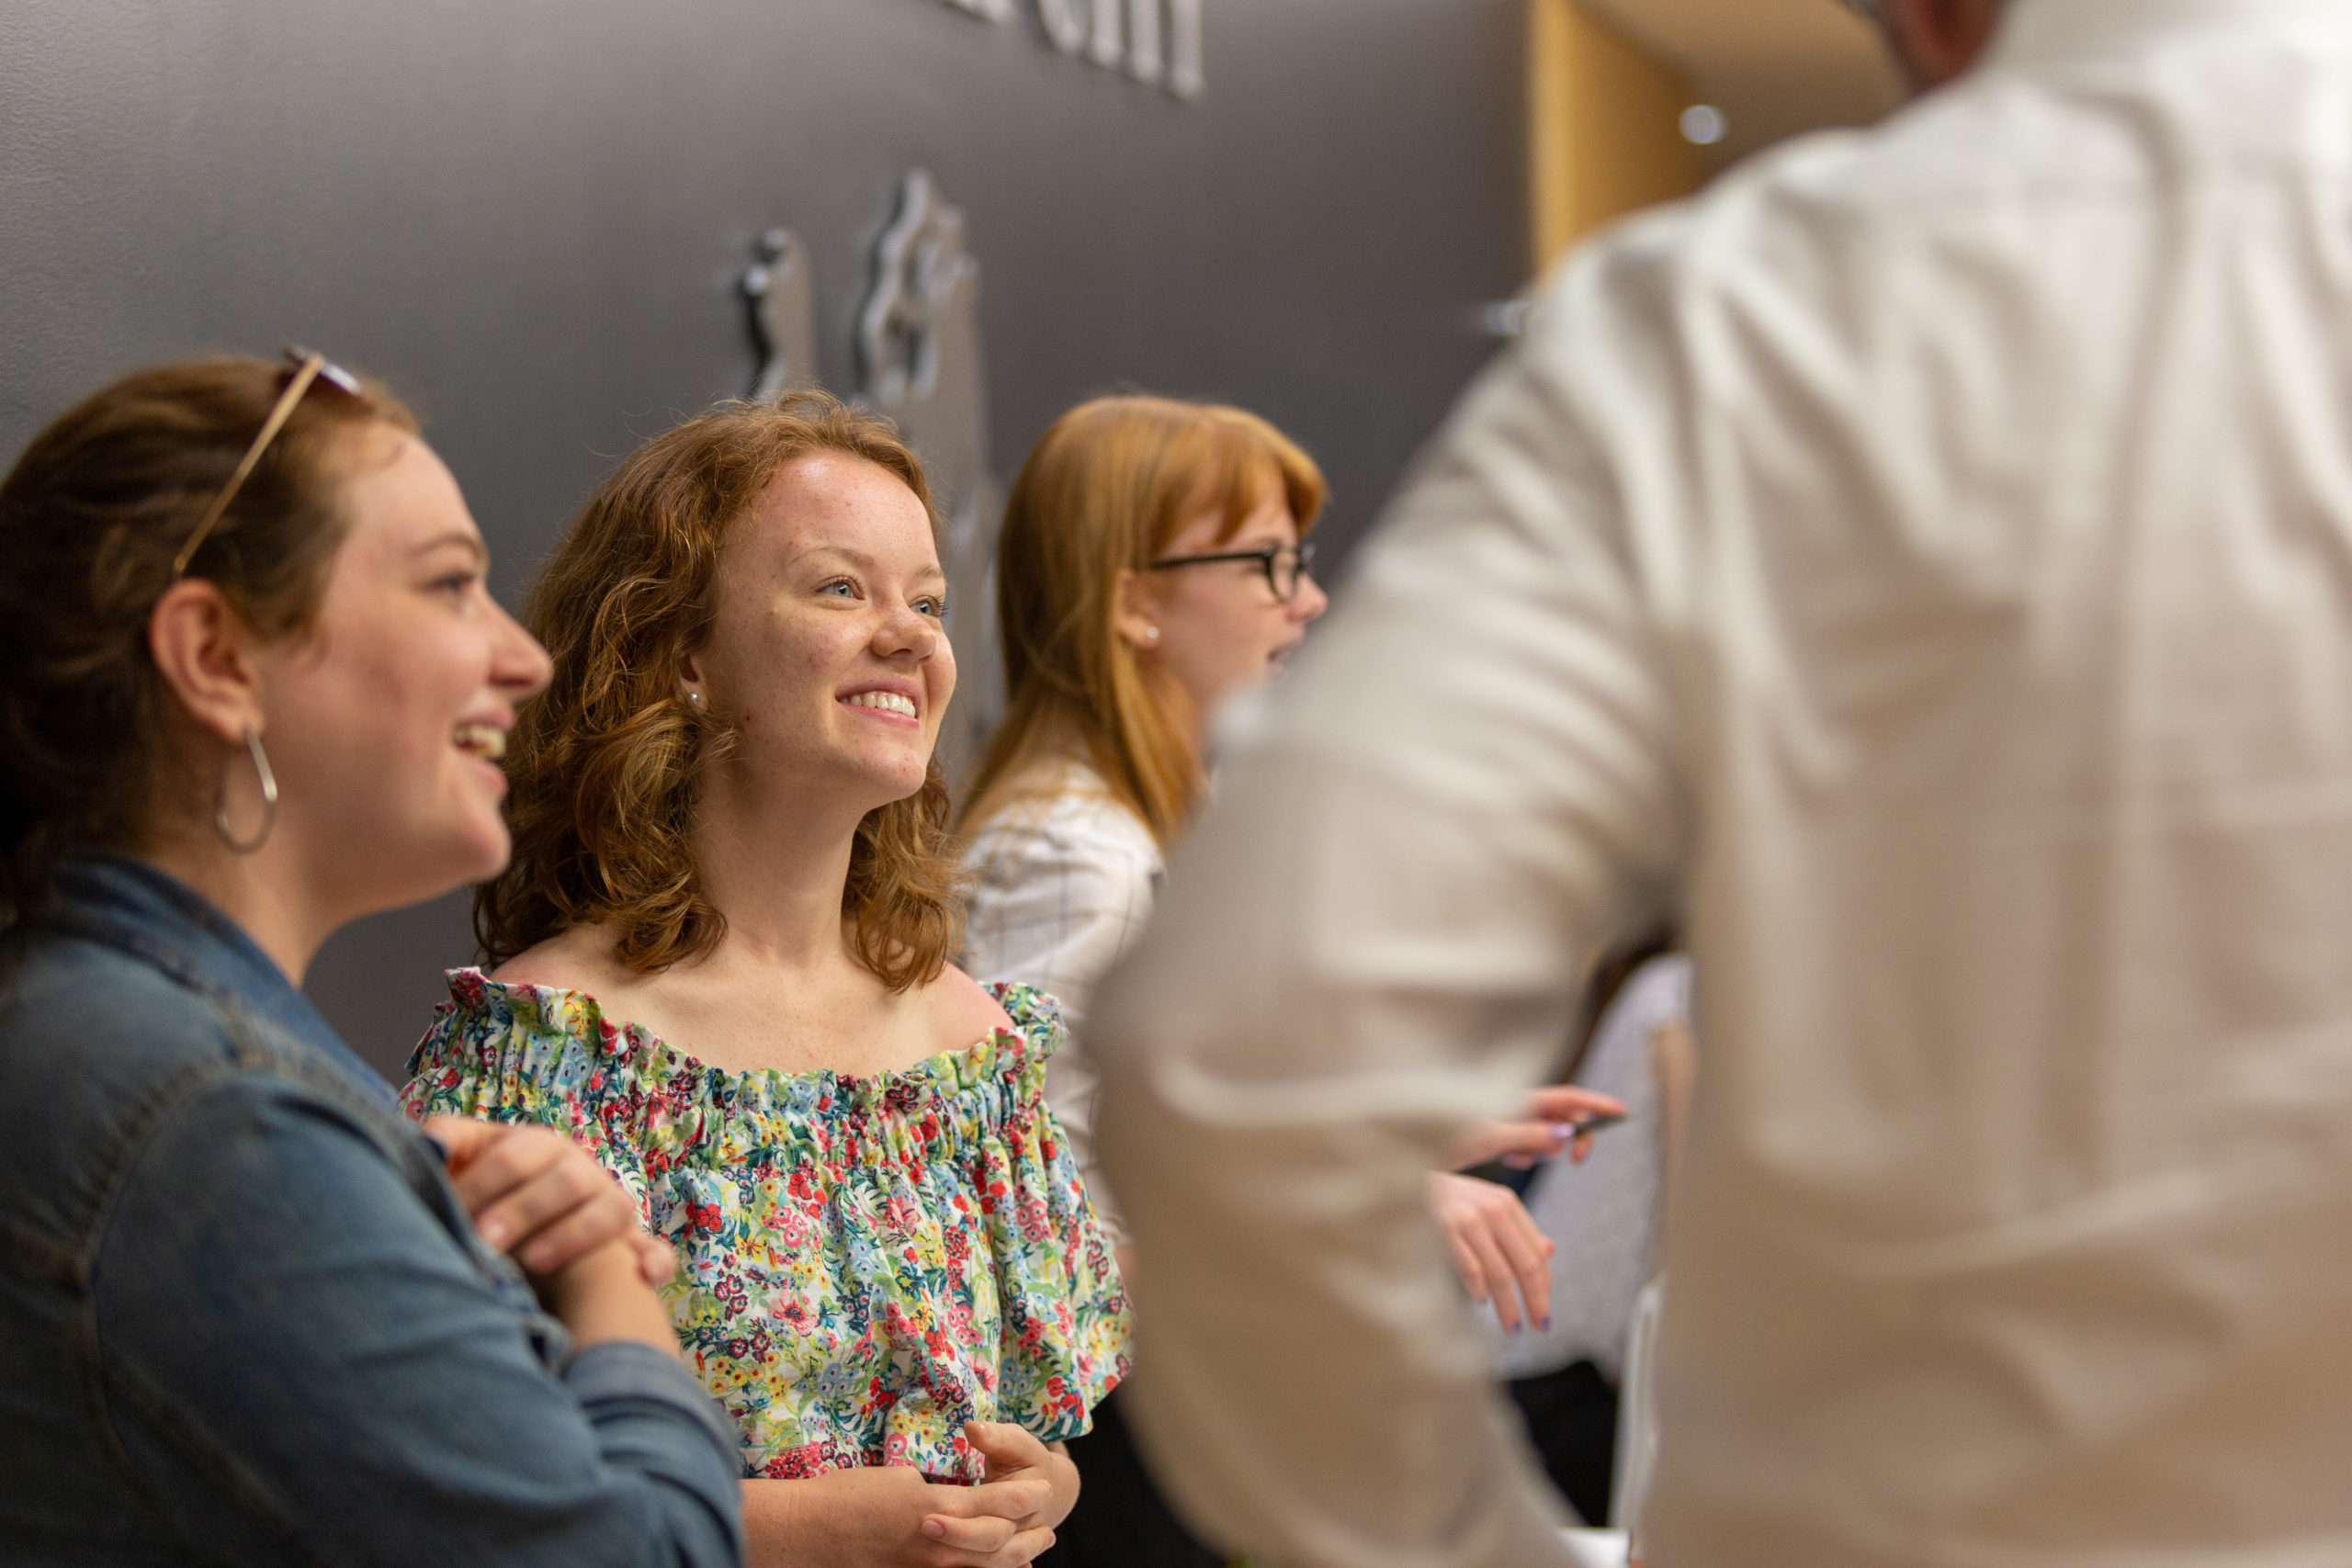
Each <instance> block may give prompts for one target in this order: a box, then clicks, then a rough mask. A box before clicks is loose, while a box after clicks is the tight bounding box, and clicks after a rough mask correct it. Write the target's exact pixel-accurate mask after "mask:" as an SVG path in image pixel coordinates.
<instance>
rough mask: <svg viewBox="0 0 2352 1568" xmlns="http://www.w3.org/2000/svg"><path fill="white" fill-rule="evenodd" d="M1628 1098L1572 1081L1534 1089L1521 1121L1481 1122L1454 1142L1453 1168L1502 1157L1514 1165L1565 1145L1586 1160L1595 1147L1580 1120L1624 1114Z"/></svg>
mask: <svg viewBox="0 0 2352 1568" xmlns="http://www.w3.org/2000/svg"><path fill="white" fill-rule="evenodd" d="M1624 1113H1625V1103H1624V1101H1623V1100H1611V1098H1610V1097H1609V1096H1607V1095H1605V1094H1595V1093H1594V1092H1593V1091H1592V1090H1590V1089H1578V1088H1577V1087H1576V1086H1575V1085H1573V1084H1555V1085H1553V1086H1552V1087H1551V1088H1549V1089H1535V1090H1533V1091H1532V1092H1531V1093H1530V1094H1529V1095H1528V1097H1527V1113H1526V1116H1525V1117H1524V1119H1522V1120H1521V1121H1517V1122H1479V1123H1478V1124H1477V1125H1476V1126H1474V1127H1472V1128H1471V1129H1470V1131H1469V1133H1468V1134H1465V1135H1464V1137H1463V1139H1462V1141H1461V1142H1460V1143H1459V1144H1457V1145H1455V1146H1454V1155H1455V1158H1454V1161H1453V1168H1454V1169H1457V1170H1461V1169H1466V1168H1469V1167H1471V1166H1474V1165H1485V1164H1486V1163H1487V1161H1489V1160H1500V1161H1502V1162H1503V1163H1504V1164H1505V1165H1508V1166H1510V1167H1512V1168H1515V1169H1519V1170H1525V1169H1526V1168H1528V1167H1529V1166H1532V1165H1538V1164H1541V1163H1542V1162H1543V1161H1544V1160H1547V1159H1554V1158H1556V1157H1558V1156H1559V1154H1560V1152H1561V1151H1562V1150H1563V1149H1566V1150H1567V1151H1568V1157H1569V1158H1571V1159H1573V1160H1575V1161H1577V1163H1578V1164H1582V1163H1583V1161H1584V1157H1585V1156H1587V1155H1589V1154H1590V1153H1591V1152H1592V1134H1589V1133H1587V1134H1578V1133H1577V1123H1578V1122H1582V1121H1583V1120H1584V1119H1585V1118H1586V1117H1589V1116H1623V1114H1624Z"/></svg>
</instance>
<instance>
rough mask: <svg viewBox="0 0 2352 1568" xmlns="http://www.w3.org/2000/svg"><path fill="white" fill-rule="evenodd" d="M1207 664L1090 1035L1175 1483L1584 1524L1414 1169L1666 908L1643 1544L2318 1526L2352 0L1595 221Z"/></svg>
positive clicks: (2344, 508) (1285, 1524) (1977, 88)
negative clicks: (1663, 1227)
mask: <svg viewBox="0 0 2352 1568" xmlns="http://www.w3.org/2000/svg"><path fill="white" fill-rule="evenodd" d="M1248 719H1249V722H1248V723H1246V724H1244V725H1241V726H1238V727H1237V728H1238V730H1239V733H1238V735H1237V736H1236V737H1234V738H1233V739H1231V740H1230V741H1229V749H1228V750H1227V761H1226V768H1225V774H1224V777H1223V779H1222V780H1221V783H1220V793H1219V797H1218V800H1217V802H1216V805H1215V807H1212V808H1211V810H1210V811H1209V813H1208V814H1207V816H1206V817H1205V818H1204V821H1203V823H1202V824H1201V826H1200V827H1199V828H1198V829H1195V830H1194V832H1193V834H1192V835H1191V837H1190V838H1189V839H1188V840H1187V841H1186V844H1185V846H1184V848H1183V850H1182V854H1181V856H1180V862H1181V863H1179V864H1177V865H1175V866H1173V867H1172V868H1171V876H1170V892H1169V895H1168V897H1167V898H1166V899H1165V901H1164V902H1163V904H1162V906H1161V908H1160V912H1159V916H1158V917H1157V919H1156V920H1155V923H1154V926H1153V929H1152V931H1150V932H1149V933H1148V935H1147V937H1146V938H1145V940H1144V941H1143V942H1141V943H1140V944H1139V945H1138V952H1137V954H1136V958H1135V959H1134V961H1133V962H1132V963H1131V964H1130V965H1128V966H1127V967H1126V968H1125V969H1124V970H1123V971H1121V972H1120V973H1119V974H1117V975H1114V977H1113V979H1112V980H1111V982H1110V983H1109V985H1108V987H1106V989H1105V991H1104V992H1103V995H1102V996H1101V998H1099V999H1098V1001H1097V1004H1096V1008H1095V1011H1094V1014H1093V1017H1092V1018H1091V1021H1090V1028H1091V1037H1090V1041H1089V1044H1090V1047H1091V1050H1092V1051H1093V1053H1094V1055H1095V1058H1096V1060H1097V1062H1098V1063H1099V1064H1101V1065H1102V1067H1103V1073H1104V1075H1105V1089H1104V1099H1103V1147H1104V1150H1105V1152H1106V1155H1107V1156H1108V1157H1109V1165H1110V1171H1111V1176H1112V1179H1113V1180H1114V1182H1115V1183H1116V1184H1117V1186H1118V1190H1119V1192H1120V1194H1121V1197H1122V1199H1123V1201H1124V1202H1125V1211H1126V1216H1127V1221H1128V1224H1129V1225H1130V1226H1131V1228H1132V1229H1133V1231H1134V1232H1135V1235H1136V1242H1137V1247H1136V1258H1137V1269H1136V1275H1135V1278H1134V1279H1133V1280H1131V1284H1132V1286H1133V1289H1134V1292H1135V1295H1136V1300H1137V1303H1138V1305H1139V1309H1140V1310H1139V1311H1138V1313H1137V1314H1136V1321H1137V1325H1138V1332H1139V1335H1140V1345H1139V1353H1138V1355H1137V1357H1136V1364H1137V1365H1138V1367H1139V1368H1140V1369H1142V1371H1141V1375H1140V1376H1139V1377H1138V1379H1137V1380H1136V1385H1135V1389H1134V1393H1135V1396H1136V1404H1137V1405H1138V1406H1139V1409H1138V1412H1137V1416H1138V1420H1139V1422H1140V1423H1141V1425H1142V1427H1143V1438H1144V1441H1145V1443H1146V1446H1147V1447H1148V1449H1149V1450H1150V1451H1151V1452H1152V1453H1153V1454H1154V1456H1155V1457H1156V1458H1157V1459H1158V1461H1159V1463H1160V1464H1161V1466H1162V1468H1163V1471H1164V1474H1165V1479H1167V1480H1168V1481H1169V1482H1170V1483H1171V1485H1172V1489H1173V1490H1174V1492H1175V1493H1176V1495H1178V1497H1179V1498H1180V1500H1182V1501H1184V1502H1186V1503H1187V1504H1188V1505H1189V1506H1192V1507H1193V1508H1195V1509H1197V1510H1199V1513H1200V1517H1201V1518H1202V1519H1203V1521H1204V1523H1206V1524H1209V1525H1211V1526H1212V1527H1213V1528H1215V1529H1218V1530H1220V1531H1223V1532H1229V1533H1230V1534H1231V1535H1232V1536H1233V1537H1234V1538H1235V1540H1236V1542H1237V1544H1238V1545H1240V1546H1244V1547H1247V1548H1250V1549H1251V1550H1252V1551H1253V1554H1255V1555H1256V1556H1259V1557H1262V1558H1263V1559H1264V1560H1265V1561H1266V1562H1270V1563H1272V1564H1279V1565H1281V1568H1294V1565H1299V1564H1329V1565H1330V1568H1341V1565H1345V1568H1383V1565H1388V1564H1398V1565H1401V1564H1407V1563H1410V1564H1414V1565H1415V1568H1454V1565H1468V1564H1481V1565H1484V1564H1495V1565H1500V1564H1506V1563H1509V1564H1522V1563H1546V1562H1566V1561H1567V1559H1566V1555H1565V1552H1564V1549H1563V1548H1562V1547H1561V1546H1560V1545H1559V1544H1558V1542H1557V1540H1556V1539H1555V1538H1554V1537H1553V1536H1552V1535H1551V1534H1550V1527H1551V1525H1552V1523H1553V1516H1552V1515H1551V1513H1550V1511H1549V1510H1548V1508H1547V1507H1546V1506H1545V1505H1544V1503H1543V1502H1542V1501H1541V1500H1540V1495H1539V1492H1538V1490H1537V1486H1536V1483H1535V1482H1534V1480H1533V1477H1532V1468H1531V1466H1530V1464H1529V1463H1528V1461H1527V1460H1526V1458H1525V1456H1524V1454H1523V1453H1522V1452H1521V1448H1520V1445H1519V1444H1518V1443H1517V1442H1516V1441H1515V1440H1513V1438H1512V1436H1511V1434H1510V1429H1509V1427H1507V1426H1506V1425H1505V1424H1504V1421H1503V1419H1502V1417H1501V1414H1500V1412H1499V1410H1498V1407H1497V1406H1496V1405H1495V1404H1494V1402H1493V1400H1492V1398H1491V1396H1490V1394H1489V1393H1488V1391H1487V1358H1486V1356H1485V1354H1484V1347H1483V1346H1482V1345H1481V1344H1480V1343H1479V1341H1478V1339H1477V1338H1476V1334H1475V1332H1474V1330H1473V1325H1472V1323H1471V1320H1470V1318H1469V1316H1468V1314H1466V1312H1465V1311H1464V1307H1463V1304H1462V1302H1461V1299H1460V1294H1459V1292H1458V1291H1457V1290H1456V1289H1455V1288H1454V1286H1453V1281H1452V1280H1450V1279H1449V1278H1448V1277H1447V1275H1446V1273H1445V1270H1444V1267H1443V1259H1442V1254H1441V1252H1440V1249H1439V1246H1438V1242H1437V1239H1436V1237H1435V1235H1434V1234H1433V1233H1432V1230H1431V1227H1430V1224H1429V1222H1428V1220H1427V1218H1426V1216H1425V1215H1424V1214H1423V1213H1422V1212H1421V1209H1420V1206H1419V1193H1420V1172H1421V1171H1422V1169H1423V1168H1426V1167H1428V1166H1430V1165H1431V1164H1434V1163H1437V1162H1438V1160H1439V1159H1440V1158H1441V1156H1442V1150H1443V1147H1444V1145H1445V1143H1446V1141H1447V1139H1448V1137H1449V1136H1450V1135H1451V1134H1453V1133H1454V1131H1455V1130H1456V1129H1457V1128H1459V1127H1460V1126H1461V1125H1462V1123H1463V1122H1464V1121H1466V1120H1467V1119H1469V1118H1471V1117H1473V1116H1475V1115H1477V1114H1479V1113H1493V1112H1497V1111H1500V1110H1502V1109H1503V1108H1505V1107H1507V1106H1508V1105H1509V1104H1510V1102H1511V1100H1512V1099H1513V1096H1514V1092H1515V1091H1516V1090H1518V1089H1521V1088H1522V1087H1523V1086H1525V1085H1526V1084H1527V1083H1529V1082H1530V1081H1532V1078H1533V1077H1535V1076H1536V1074H1537V1073H1538V1071H1539V1070H1540V1067H1541V1066H1542V1064H1543V1063H1544V1060H1545V1058H1546V1056H1547V1055H1548V1054H1549V1053H1550V1051H1551V1050H1552V1049H1553V1046H1554V1043H1555V1042H1556V1041H1557V1040H1558V1039H1559V1038H1560V1037H1561V1035H1562V1032H1563V1030H1564V1029H1565V1027H1566V1021H1567V1017H1568V1013H1569V1010H1570V1006H1571V999H1572V993H1573V990H1574V987H1575V985H1576V980H1577V973H1578V964H1579V961H1580V959H1581V957H1582V955H1583V954H1585V953H1587V952H1589V950H1591V949H1592V948H1594V947H1595V946H1596V945H1597V944H1599V943H1600V942H1603V941H1605V940H1607V939H1609V938H1610V937H1611V936H1612V935H1613V934H1615V933H1617V932H1620V931H1623V930H1624V929H1625V928H1626V927H1627V926H1628V925H1630V924H1631V923H1632V921H1633V920H1634V919H1635V918H1636V917H1637V916H1638V915H1640V914H1641V913H1643V912H1645V911H1646V910H1647V909H1650V908H1656V907H1657V906H1658V905H1659V904H1660V903H1661V902H1662V901H1666V900H1669V899H1674V898H1678V897H1679V899H1681V900H1682V902H1683V906H1684V912H1685V915H1686V930H1687V931H1688V933H1689V935H1690V939H1691V950H1692V953H1693V955H1694V957H1695V958H1696V961H1697V972H1698V976H1699V997H1698V1010H1699V1016H1700V1018H1701V1019H1702V1021H1703V1028H1704V1031H1705V1045H1706V1070H1705V1074H1704V1077H1703V1079H1702V1084H1701V1087H1700V1092H1699V1098H1698V1105H1697V1108H1696V1111H1695V1121H1694V1123H1693V1128H1692V1140H1691V1151H1690V1158H1689V1161H1688V1164H1687V1167H1686V1168H1685V1169H1684V1170H1683V1171H1682V1172H1681V1174H1680V1177H1679V1181H1678V1185H1677V1187H1676V1190H1675V1193H1674V1198H1673V1202H1674V1206H1675V1208H1674V1213H1673V1216H1672V1218H1671V1220H1670V1222H1669V1224H1668V1245H1667V1252H1668V1278H1669V1279H1670V1280H1672V1287H1671V1289H1670V1290H1669V1292H1668V1298H1667V1308H1666V1324H1665V1328H1664V1341H1663V1351H1662V1355H1663V1360H1662V1364H1661V1374H1660V1375H1661V1390H1662V1404H1661V1419H1662V1430H1663V1434H1664V1448H1663V1450H1662V1457H1661V1461H1660V1463H1661V1470H1660V1473H1659V1476H1658V1482H1657V1490H1656V1492H1655V1493H1654V1494H1653V1500H1654V1502H1653V1512H1652V1515H1651V1526H1650V1534H1649V1542H1650V1548H1651V1560H1652V1562H1654V1563H1657V1564H1659V1565H1662V1568H1684V1565H1689V1564H1710V1565H1713V1564H1720V1565H1724V1568H1733V1565H1739V1568H1747V1565H1755V1564H1783V1563H1786V1564H1804V1565H1805V1568H1863V1565H1870V1568H1895V1565H1897V1564H1901V1565H1904V1568H1925V1565H1933V1568H2060V1565H2064V1568H2090V1565H2094V1564H2096V1565H2099V1568H2109V1565H2122V1564H2132V1565H2135V1568H2136V1565H2139V1564H2157V1563H2160V1564H2165V1565H2167V1568H2186V1565H2197V1568H2205V1565H2219V1564H2222V1563H2230V1564H2248V1563H2260V1564H2264V1565H2267V1568H2287V1565H2289V1564H2294V1565H2302V1564H2321V1563H2329V1564H2340V1563H2345V1562H2352V4H2347V3H2346V0H2329V3H2325V4H2318V3H2312V0H2015V5H2014V6H2013V8H2012V11H2011V14H2010V17H2009V20H2008V22H2007V25H2006V27H2005V29H2004V33H2003V36H2002V38H2001V39H2000V40H1999V41H1998V43H1997V44H1996V52H1995V54H1994V56H1993V58H1992V59H1991V60H1990V61H1989V62H1987V63H1986V64H1985V66H1983V67H1982V68H1980V69H1979V70H1978V71H1977V72H1976V73H1973V75H1971V76H1970V77H1968V78H1966V79H1964V80H1963V82H1962V83H1961V84H1960V85H1956V86H1954V87H1952V88H1951V89H1949V90H1946V91H1943V92H1940V93H1938V94H1936V95H1933V96H1930V97H1929V98H1928V99H1927V100H1925V101H1923V102H1921V103H1919V104H1917V105H1915V106H1913V107H1911V108H1909V109H1908V110H1906V111H1905V112H1903V113H1901V114H1898V115H1897V116H1895V117H1894V118H1893V119H1892V120H1891V121H1890V122H1889V123H1887V124H1886V125H1884V126H1883V127H1881V128H1879V129H1877V130H1872V131H1870V132H1866V133H1856V132H1848V133H1839V134H1835V135H1828V136H1822V137H1816V138H1812V139H1808V140H1806V141H1801V142H1799V143H1796V144H1794V145H1792V146H1789V147H1786V148H1784V149H1782V150H1780V151H1777V152H1771V153H1769V154H1767V155H1765V156H1764V157H1762V158H1760V159H1758V160H1756V161H1754V162H1752V163H1750V164H1747V165H1746V166H1744V167H1742V168H1740V169H1738V170H1736V171H1735V172H1733V173H1731V174H1729V175H1726V176H1724V178H1722V179H1720V180H1718V181H1717V182H1716V183H1715V185H1714V186H1713V187H1712V188H1711V189H1710V190H1709V191H1708V192H1707V193H1705V194H1704V195H1703V196H1702V197H1700V198H1698V199H1697V200H1696V201H1694V202H1692V203H1691V204H1688V205H1686V206H1684V207H1682V208H1679V209H1675V210H1672V211H1669V212H1668V213H1665V214H1663V215H1657V216H1653V217H1650V218H1646V219H1643V220H1636V221H1634V223H1632V224H1631V225H1630V226H1628V227H1626V228H1623V229H1622V230H1619V231H1616V232H1614V233H1613V234H1611V235H1609V236H1607V237H1605V238H1603V239H1602V240H1601V241H1600V243H1597V244H1595V245H1593V246H1591V247H1589V248H1587V249H1585V250H1584V251H1582V252H1581V253H1580V254H1577V255H1576V256H1574V257H1573V258H1572V259H1571V260H1570V261H1569V262H1568V264H1567V265H1566V267H1565V269H1564V271H1563V273H1562V275H1561V276H1558V277H1557V278H1555V280H1554V281H1553V282H1552V283H1551V284H1550V285H1549V286H1548V287H1547V289H1546V291H1545V293H1544V296H1543V298H1542V299H1541V300H1540V302H1539V303H1538V305H1537V306H1536V308H1535V310H1534V311H1533V312H1532V319H1531V321H1530V324H1529V328H1528V333H1527V335H1526V337H1525V339H1524V341H1523V342H1522V343H1521V344H1520V345H1518V346H1517V347H1516V348H1515V349H1514V350H1513V351H1511V352H1510V353H1509V354H1508V355H1506V356H1505V357H1504V358H1503V360H1502V362H1501V363H1499V364H1498V366H1496V367H1494V368H1493V369H1492V370H1490V371H1489V372H1488V373H1487V375H1486V376H1485V377H1484V378H1483V379H1482V380H1481V381H1480V382H1479V383H1478V385H1477V386H1476V388H1475V389H1473V391H1472V392H1471V393H1470V394H1469V395H1468V396H1467V398H1466V399H1465V400H1464V404H1463V406H1462V407H1461V408H1460V409H1459V410H1458V411H1457V412H1456V413H1455V415H1454V417H1453V420H1452V422H1451V423H1450V424H1449V426H1448V427H1447V429H1446V430H1445V432H1444V433H1443V434H1442V437H1441V438H1440V440H1439V441H1438V443H1437V444H1436V446H1435V448H1434V450H1433V451H1432V452H1431V453H1430V454H1429V455H1428V456H1427V457H1426V458H1425V459H1424V461H1423V462H1422V464H1421V465H1420V467H1419V468H1418V470H1417V472H1416V475H1415V477H1414V478H1413V479H1412V480H1411V481H1410V482H1409V483H1408V488H1407V490H1406V491H1405V492H1404V494H1403V496H1402V497H1401V499H1400V500H1399V501H1398V502H1397V505H1396V508H1395V512H1394V513H1393V515H1392V516H1391V517H1390V518H1389V520H1388V522H1387V524H1386V525H1385V531H1384V533H1383V534H1382V536H1380V537H1379V538H1378V539H1377V540H1376V542H1374V544H1373V545H1372V546H1371V547H1369V548H1368V549H1367V550H1366V552H1365V554H1364V556H1363V564H1362V567H1361V570H1360V571H1359V573H1358V575H1357V578H1356V580H1355V581H1353V583H1352V584H1351V587H1350V588H1349V589H1348V590H1347V591H1346V592H1344V593H1343V594H1342V604H1341V607H1340V610H1339V611H1338V612H1337V613H1336V614H1334V615H1332V616H1331V617H1330V619H1329V622H1328V623H1327V624H1326V626H1325V627H1324V628H1323V629H1322V630H1320V631H1319V632H1318V634H1317V637H1316V639H1315V640H1314V641H1313V642H1312V643H1311V644H1310V645H1309V646H1308V647H1307V649H1306V651H1305V655H1304V657H1303V659H1302V660H1301V661H1300V664H1299V667H1298V669H1297V670H1296V671H1295V672H1294V674H1293V676H1292V678H1291V679H1290V681H1289V682H1286V683H1285V684H1284V685H1283V686H1282V687H1281V688H1280V689H1279V690H1277V691H1276V692H1275V693H1274V694H1272V696H1271V698H1270V699H1269V700H1267V701H1265V702H1263V703H1261V704H1260V705H1256V706H1255V707H1254V709H1253V710H1252V711H1251V712H1250V714H1249V715H1248Z"/></svg>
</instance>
